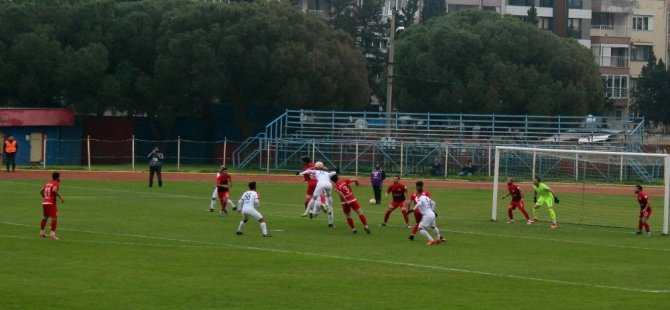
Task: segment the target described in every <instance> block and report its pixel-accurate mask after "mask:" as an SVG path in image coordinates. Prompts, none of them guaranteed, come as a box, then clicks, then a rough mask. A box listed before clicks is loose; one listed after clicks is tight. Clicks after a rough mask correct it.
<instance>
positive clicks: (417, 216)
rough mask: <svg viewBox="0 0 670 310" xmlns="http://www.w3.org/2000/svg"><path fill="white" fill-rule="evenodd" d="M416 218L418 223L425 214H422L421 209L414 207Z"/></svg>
mask: <svg viewBox="0 0 670 310" xmlns="http://www.w3.org/2000/svg"><path fill="white" fill-rule="evenodd" d="M412 213H414V220H415V221H416V223H417V224H419V223H420V222H421V219H422V218H423V214H421V210H419V208H414V212H412Z"/></svg>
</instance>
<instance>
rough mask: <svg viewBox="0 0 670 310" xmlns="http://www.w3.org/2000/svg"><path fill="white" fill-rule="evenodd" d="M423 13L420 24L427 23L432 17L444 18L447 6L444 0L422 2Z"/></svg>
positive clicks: (425, 0)
mask: <svg viewBox="0 0 670 310" xmlns="http://www.w3.org/2000/svg"><path fill="white" fill-rule="evenodd" d="M423 4H424V6H423V11H422V12H421V22H422V23H425V22H428V21H429V20H430V19H431V18H433V17H438V16H444V15H445V14H447V6H446V4H445V1H444V0H424V1H423Z"/></svg>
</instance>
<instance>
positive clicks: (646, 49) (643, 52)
mask: <svg viewBox="0 0 670 310" xmlns="http://www.w3.org/2000/svg"><path fill="white" fill-rule="evenodd" d="M653 49H654V47H653V46H651V45H633V48H632V52H631V57H630V58H631V60H634V61H647V60H649V58H651V54H652V53H653Z"/></svg>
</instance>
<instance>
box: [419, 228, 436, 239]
mask: <svg viewBox="0 0 670 310" xmlns="http://www.w3.org/2000/svg"><path fill="white" fill-rule="evenodd" d="M419 233H420V234H421V235H423V236H424V237H426V239H428V240H429V241H430V240H433V237H431V235H430V234H429V233H428V232H427V231H426V230H425V229H422V230H419Z"/></svg>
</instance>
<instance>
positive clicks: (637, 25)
mask: <svg viewBox="0 0 670 310" xmlns="http://www.w3.org/2000/svg"><path fill="white" fill-rule="evenodd" d="M652 21H653V20H652V18H651V17H648V16H633V30H652V29H651V22H652Z"/></svg>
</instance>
